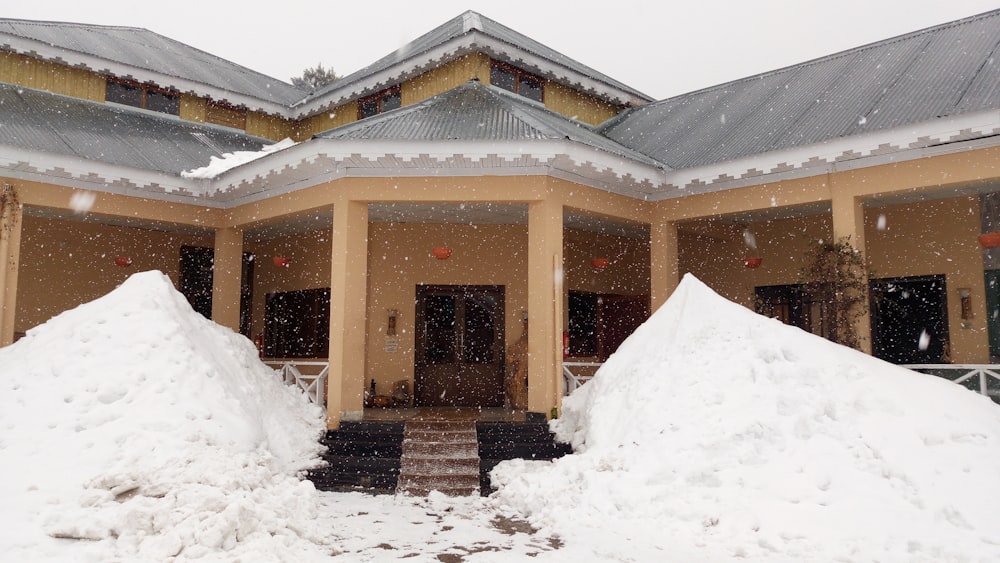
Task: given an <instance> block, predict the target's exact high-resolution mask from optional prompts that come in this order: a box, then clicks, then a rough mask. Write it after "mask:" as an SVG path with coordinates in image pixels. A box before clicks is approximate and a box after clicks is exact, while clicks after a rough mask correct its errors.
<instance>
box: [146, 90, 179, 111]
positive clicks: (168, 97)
mask: <svg viewBox="0 0 1000 563" xmlns="http://www.w3.org/2000/svg"><path fill="white" fill-rule="evenodd" d="M146 109H148V110H152V111H158V112H160V113H169V114H171V115H178V114H180V112H181V98H180V96H175V95H173V94H166V93H164V92H154V91H150V92H147V93H146Z"/></svg>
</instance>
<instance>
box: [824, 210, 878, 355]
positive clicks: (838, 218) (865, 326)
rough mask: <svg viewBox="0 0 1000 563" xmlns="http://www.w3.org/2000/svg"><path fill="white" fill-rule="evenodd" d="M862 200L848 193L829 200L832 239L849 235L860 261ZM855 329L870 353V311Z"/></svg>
mask: <svg viewBox="0 0 1000 563" xmlns="http://www.w3.org/2000/svg"><path fill="white" fill-rule="evenodd" d="M863 202H864V200H863V199H862V198H860V197H855V196H853V195H850V194H835V195H834V196H833V198H832V200H831V202H830V204H831V220H832V222H833V240H834V242H837V241H839V240H841V239H842V238H844V237H850V241H851V244H852V245H853V246H854V248H855V249H856V250H857V251H858V252H860V253H861V257H862V261H863V262H864V263H865V264H867V263H868V261H867V260H866V259H865V256H866V254H867V249H866V248H865V210H864V206H863V205H862V204H863ZM867 298H868V291H867V288H866V289H865V300H866V301H865V302H866V303H867ZM854 328H855V330H856V331H857V334H858V340H859V345H860V346H861V350H862V351H863V352H865V353H868V354H871V353H872V324H871V312H870V311H869V314H867V315H862V316H861V317H859V318H858V319H857V320H856V321H855V326H854Z"/></svg>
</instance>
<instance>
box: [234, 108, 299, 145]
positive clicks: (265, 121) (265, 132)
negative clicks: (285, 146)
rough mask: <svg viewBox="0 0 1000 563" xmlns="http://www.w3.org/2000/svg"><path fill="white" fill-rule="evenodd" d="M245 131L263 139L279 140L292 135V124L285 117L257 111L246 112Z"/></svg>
mask: <svg viewBox="0 0 1000 563" xmlns="http://www.w3.org/2000/svg"><path fill="white" fill-rule="evenodd" d="M246 123H247V129H246V131H247V133H248V134H250V135H257V136H258V137H264V138H265V139H271V140H274V141H280V140H282V139H284V138H286V137H292V136H293V131H294V129H295V127H294V125H293V124H292V123H291V122H290V121H288V120H287V119H282V118H280V117H277V116H274V115H268V114H266V113H261V112H258V111H250V112H247V121H246Z"/></svg>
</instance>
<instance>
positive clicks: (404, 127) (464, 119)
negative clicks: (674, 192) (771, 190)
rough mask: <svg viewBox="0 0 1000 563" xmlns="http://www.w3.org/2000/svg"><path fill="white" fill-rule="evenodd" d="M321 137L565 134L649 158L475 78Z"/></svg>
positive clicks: (546, 136) (559, 137)
mask: <svg viewBox="0 0 1000 563" xmlns="http://www.w3.org/2000/svg"><path fill="white" fill-rule="evenodd" d="M316 137H317V138H321V139H339V140H358V139H365V140H394V141H487V140H488V141H532V140H562V139H568V140H571V141H575V142H578V143H582V144H585V145H589V146H591V147H593V148H597V149H600V150H603V151H606V152H609V153H613V154H617V155H620V156H624V157H628V158H631V159H634V160H637V161H639V162H643V163H645V164H650V165H653V166H658V167H659V166H660V165H659V164H658V163H657V162H655V161H654V160H652V159H650V158H648V157H646V156H644V155H642V154H640V153H638V152H635V151H633V150H631V149H628V148H625V147H623V146H621V145H619V144H618V143H616V142H614V141H611V140H609V139H607V138H605V137H602V136H601V135H598V134H597V133H595V132H594V130H593V128H592V127H590V126H589V125H586V124H584V123H580V122H578V121H573V120H571V119H568V118H566V117H563V116H562V115H560V114H558V113H556V112H554V111H551V110H549V109H547V108H546V107H545V106H544V105H542V104H540V103H538V102H534V101H532V100H529V99H527V98H525V97H523V96H518V95H516V94H512V93H510V92H507V91H506V90H503V89H501V88H497V87H495V86H487V85H485V84H481V83H479V82H477V81H470V82H467V83H465V84H463V85H461V86H458V87H455V88H453V89H451V90H448V91H447V92H444V93H442V94H439V95H437V96H433V97H431V98H428V99H426V100H424V101H422V102H420V103H417V104H413V105H410V106H406V107H403V108H399V109H396V110H393V111H390V112H386V113H384V114H381V115H377V116H373V117H369V118H367V119H362V120H360V121H356V122H354V123H350V124H348V125H344V126H342V127H338V128H336V129H331V130H329V131H326V132H324V133H320V134H318V135H316Z"/></svg>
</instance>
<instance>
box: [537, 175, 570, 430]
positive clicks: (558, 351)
mask: <svg viewBox="0 0 1000 563" xmlns="http://www.w3.org/2000/svg"><path fill="white" fill-rule="evenodd" d="M564 293H565V292H564V291H563V206H562V202H561V201H558V200H556V199H554V198H553V197H552V196H551V195H550V196H549V197H548V198H547V199H545V200H543V201H538V202H534V203H531V204H529V206H528V319H529V322H528V410H529V411H531V412H543V413H546V414H548V413H549V412H550V411H551V410H552V407H558V406H559V404H560V402H561V399H562V332H563V302H564Z"/></svg>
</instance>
